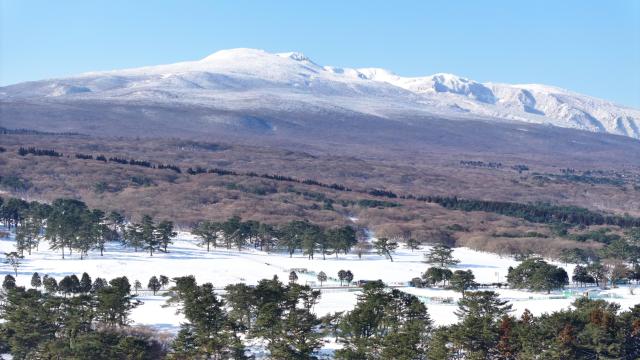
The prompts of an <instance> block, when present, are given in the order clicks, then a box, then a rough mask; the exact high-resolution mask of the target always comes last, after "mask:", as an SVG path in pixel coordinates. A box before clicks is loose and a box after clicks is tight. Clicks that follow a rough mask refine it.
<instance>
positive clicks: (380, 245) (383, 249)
mask: <svg viewBox="0 0 640 360" xmlns="http://www.w3.org/2000/svg"><path fill="white" fill-rule="evenodd" d="M373 247H374V248H375V249H376V251H377V253H378V255H384V256H385V257H387V258H389V260H391V262H393V256H391V253H393V252H394V251H395V250H396V249H397V248H398V243H397V242H395V241H389V239H387V238H379V239H377V240H376V241H374V243H373Z"/></svg>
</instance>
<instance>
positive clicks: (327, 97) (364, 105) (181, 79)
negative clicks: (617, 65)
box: [0, 49, 640, 138]
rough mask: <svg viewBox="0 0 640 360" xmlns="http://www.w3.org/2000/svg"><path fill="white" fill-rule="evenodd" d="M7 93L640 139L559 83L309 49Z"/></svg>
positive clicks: (602, 106) (225, 56)
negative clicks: (392, 64)
mask: <svg viewBox="0 0 640 360" xmlns="http://www.w3.org/2000/svg"><path fill="white" fill-rule="evenodd" d="M0 100H2V102H3V103H6V102H11V101H18V100H36V101H37V100H43V101H45V102H59V101H82V100H100V101H124V102H133V103H154V104H192V105H198V106H212V107H215V108H216V109H218V110H223V111H255V110H265V109H268V110H271V111H277V112H281V111H285V112H291V111H302V112H304V111H307V110H309V111H320V112H322V111H325V110H326V111H328V112H336V111H337V112H339V113H358V114H365V115H374V116H380V117H384V118H396V117H403V118H409V117H419V116H425V115H436V116H444V117H453V118H467V119H475V118H477V117H479V116H480V117H483V118H485V119H495V120H507V121H523V122H529V123H535V124H546V125H553V126H559V127H567V128H574V129H580V130H587V131H592V132H607V133H611V134H617V135H624V136H629V137H633V138H640V111H638V110H635V109H630V108H626V107H622V106H617V105H615V104H613V103H611V102H608V101H604V100H600V99H596V98H592V97H588V96H585V95H580V94H576V93H573V92H570V91H567V90H563V89H559V88H555V87H550V86H544V85H508V84H493V83H484V84H483V83H478V82H476V81H473V80H469V79H466V78H463V77H459V76H456V75H452V74H434V75H430V76H425V77H413V78H410V77H401V76H398V75H395V74H393V73H392V72H389V71H387V70H384V69H376V68H364V69H351V68H336V67H330V66H321V65H318V64H316V63H315V62H313V61H312V60H311V59H309V58H308V57H307V56H305V55H304V54H301V53H283V54H270V53H267V52H264V51H261V50H254V49H231V50H223V51H218V52H216V53H214V54H212V55H210V56H207V57H205V58H204V59H202V60H199V61H190V62H182V63H176V64H170V65H159V66H150V67H143V68H135V69H126V70H116V71H106V72H94V73H86V74H82V75H79V76H74V77H69V78H64V79H52V80H43V81H35V82H27V83H21V84H16V85H11V86H6V87H3V88H0Z"/></svg>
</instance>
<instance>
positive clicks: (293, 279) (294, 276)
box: [289, 271, 298, 283]
mask: <svg viewBox="0 0 640 360" xmlns="http://www.w3.org/2000/svg"><path fill="white" fill-rule="evenodd" d="M296 281H298V274H296V272H295V271H292V272H290V273H289V282H290V283H295V282H296Z"/></svg>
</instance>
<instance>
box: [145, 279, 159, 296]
mask: <svg viewBox="0 0 640 360" xmlns="http://www.w3.org/2000/svg"><path fill="white" fill-rule="evenodd" d="M160 287H162V285H161V284H160V281H159V280H158V278H157V277H156V276H155V275H154V276H152V277H151V278H150V279H149V283H148V284H147V288H148V289H150V290H151V291H153V295H155V294H156V293H157V292H158V290H160Z"/></svg>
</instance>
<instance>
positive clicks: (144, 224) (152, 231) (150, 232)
mask: <svg viewBox="0 0 640 360" xmlns="http://www.w3.org/2000/svg"><path fill="white" fill-rule="evenodd" d="M140 233H141V237H142V244H143V247H144V249H145V250H148V251H149V256H153V251H154V250H156V249H157V248H158V246H159V242H158V238H157V236H156V227H155V224H154V223H153V218H152V217H151V216H150V215H143V216H142V221H141V222H140Z"/></svg>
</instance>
